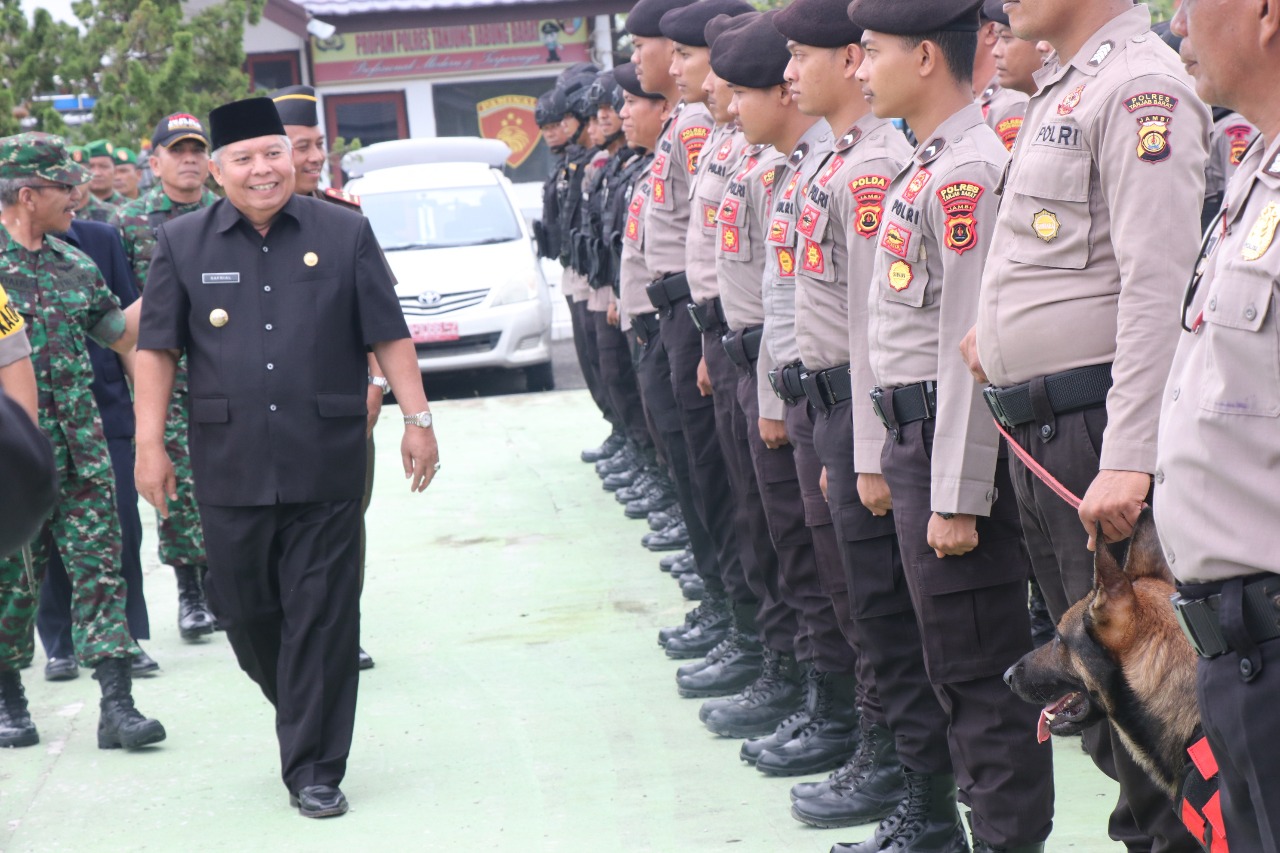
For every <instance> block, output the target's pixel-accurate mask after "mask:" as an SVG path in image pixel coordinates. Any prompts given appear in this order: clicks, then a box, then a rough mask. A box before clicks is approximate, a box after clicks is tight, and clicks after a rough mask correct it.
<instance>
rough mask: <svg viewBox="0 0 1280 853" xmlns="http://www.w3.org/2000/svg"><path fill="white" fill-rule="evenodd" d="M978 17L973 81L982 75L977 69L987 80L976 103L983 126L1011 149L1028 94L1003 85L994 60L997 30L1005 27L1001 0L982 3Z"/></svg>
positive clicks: (998, 34) (1024, 113) (997, 38)
mask: <svg viewBox="0 0 1280 853" xmlns="http://www.w3.org/2000/svg"><path fill="white" fill-rule="evenodd" d="M982 18H983V21H982V28H981V29H980V31H979V32H980V33H982V36H983V37H982V39H981V40H980V42H979V44H978V57H977V59H975V60H974V65H973V70H974V80H975V81H977V82H981V81H982V79H983V78H982V77H979V76H978V73H979V68H981V69H982V71H983V72H984V73H985V74H986V77H987V79H988V80H989V81H990V82H988V83H987V86H986V88H985V89H983V90H982V91H981V92H979V93H978V106H980V107H982V117H983V118H984V119H986V121H987V126H988V127H990V128H991V129H992V130H994V131H995V132H996V135H997V136H999V137H1000V141H1001V142H1003V143H1004V147H1005V148H1007V149H1008V150H1010V151H1012V150H1013V143H1014V142H1015V141H1016V140H1017V138H1018V131H1019V130H1021V129H1022V122H1023V119H1024V118H1025V116H1026V114H1027V98H1028V94H1029V93H1026V92H1022V91H1021V90H1019V89H1015V88H1010V87H1009V86H1007V85H1006V84H1005V83H1004V81H1003V80H1002V76H1001V74H1000V69H999V66H998V62H997V60H996V56H995V52H996V48H997V46H998V45H999V43H1000V38H1001V31H1002V30H1006V31H1007V30H1008V28H1009V16H1008V15H1006V14H1005V13H1004V2H1003V0H987V2H985V3H983V5H982Z"/></svg>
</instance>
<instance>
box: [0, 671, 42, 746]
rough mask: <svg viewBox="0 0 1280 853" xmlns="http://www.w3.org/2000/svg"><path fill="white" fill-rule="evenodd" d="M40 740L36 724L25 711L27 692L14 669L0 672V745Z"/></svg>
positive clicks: (26, 744)
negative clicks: (24, 690)
mask: <svg viewBox="0 0 1280 853" xmlns="http://www.w3.org/2000/svg"><path fill="white" fill-rule="evenodd" d="M39 742H40V733H39V732H37V731H36V724H35V723H33V722H31V715H30V714H29V713H27V694H26V693H24V692H23V690H22V676H21V675H19V674H18V671H17V670H16V669H6V670H5V671H4V672H0V747H6V746H35V745H36V744H38V743H39Z"/></svg>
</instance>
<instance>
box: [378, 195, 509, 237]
mask: <svg viewBox="0 0 1280 853" xmlns="http://www.w3.org/2000/svg"><path fill="white" fill-rule="evenodd" d="M360 204H361V207H362V209H363V211H364V215H365V216H367V217H369V223H370V224H371V225H372V226H373V233H374V234H375V235H377V237H378V243H379V244H381V246H382V248H383V250H384V251H387V252H396V251H402V250H405V249H444V248H451V247H454V246H483V245H486V244H490V243H509V242H511V241H512V240H519V239H520V226H519V224H518V223H517V221H516V215H515V212H514V211H513V210H512V209H511V204H510V202H508V201H507V196H506V194H505V193H504V192H503V191H502V190H501V189H500V188H499V187H497V186H482V187H444V188H440V189H430V190H414V191H406V192H390V193H365V194H363V195H361V197H360Z"/></svg>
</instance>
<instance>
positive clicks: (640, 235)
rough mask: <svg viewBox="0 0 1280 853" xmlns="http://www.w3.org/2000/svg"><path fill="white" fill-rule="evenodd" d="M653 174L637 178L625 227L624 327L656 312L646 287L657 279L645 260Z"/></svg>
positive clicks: (620, 304) (620, 273)
mask: <svg viewBox="0 0 1280 853" xmlns="http://www.w3.org/2000/svg"><path fill="white" fill-rule="evenodd" d="M651 178H652V176H647V177H644V178H642V179H640V180H638V181H636V184H635V188H634V189H633V190H632V191H631V201H630V202H628V203H627V221H626V225H624V226H623V229H622V257H621V260H619V262H618V264H619V269H618V313H619V314H620V315H621V317H622V328H623V330H624V331H625V330H627V329H630V328H631V319H632V318H633V317H638V316H639V315H641V314H652V313H653V303H652V302H650V301H649V294H648V292H647V291H646V290H645V288H646V287H648V286H649V284H650V283H652V282H653V279H654V275H653V273H652V272H651V271H650V270H649V265H648V263H647V262H646V261H645V251H644V244H645V227H646V222H647V217H646V216H645V212H646V211H647V209H648V206H649V203H650V201H651V199H650V198H649V193H650V192H651V190H652V186H653V184H652V180H651Z"/></svg>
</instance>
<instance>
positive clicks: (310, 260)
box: [302, 252, 320, 267]
mask: <svg viewBox="0 0 1280 853" xmlns="http://www.w3.org/2000/svg"><path fill="white" fill-rule="evenodd" d="M302 262H303V263H304V264H306V265H307V266H309V267H314V266H315V265H316V264H318V263H320V258H318V257H317V256H316V253H315V252H307V253H306V254H305V255H303V256H302Z"/></svg>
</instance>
